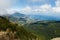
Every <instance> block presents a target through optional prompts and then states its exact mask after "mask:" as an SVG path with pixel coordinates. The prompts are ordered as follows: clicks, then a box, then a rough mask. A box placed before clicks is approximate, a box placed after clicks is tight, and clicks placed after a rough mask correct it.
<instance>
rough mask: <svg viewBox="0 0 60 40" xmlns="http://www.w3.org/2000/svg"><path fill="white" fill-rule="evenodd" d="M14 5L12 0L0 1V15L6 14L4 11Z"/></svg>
mask: <svg viewBox="0 0 60 40" xmlns="http://www.w3.org/2000/svg"><path fill="white" fill-rule="evenodd" d="M14 3H15V1H14V0H0V15H4V14H6V13H7V11H6V9H8V8H10V7H11V6H12V5H13V4H14Z"/></svg>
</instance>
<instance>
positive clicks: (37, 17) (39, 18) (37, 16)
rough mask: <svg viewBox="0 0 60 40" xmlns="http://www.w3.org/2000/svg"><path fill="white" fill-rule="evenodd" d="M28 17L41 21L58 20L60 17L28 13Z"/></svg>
mask: <svg viewBox="0 0 60 40" xmlns="http://www.w3.org/2000/svg"><path fill="white" fill-rule="evenodd" d="M29 17H30V18H31V19H34V20H38V21H42V20H55V21H59V20H60V18H58V17H54V16H45V15H32V14H31V15H29Z"/></svg>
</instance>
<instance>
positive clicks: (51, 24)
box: [25, 21, 60, 40]
mask: <svg viewBox="0 0 60 40" xmlns="http://www.w3.org/2000/svg"><path fill="white" fill-rule="evenodd" d="M25 28H26V29H28V30H30V31H31V32H34V33H35V34H37V35H39V36H41V35H42V36H44V37H43V38H46V40H50V39H52V38H55V37H60V21H38V22H35V23H30V24H28V25H27V24H26V27H25Z"/></svg>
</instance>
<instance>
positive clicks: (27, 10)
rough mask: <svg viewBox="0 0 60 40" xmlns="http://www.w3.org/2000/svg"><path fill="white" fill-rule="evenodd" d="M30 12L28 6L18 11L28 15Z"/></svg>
mask: <svg viewBox="0 0 60 40" xmlns="http://www.w3.org/2000/svg"><path fill="white" fill-rule="evenodd" d="M31 11H32V9H31V7H29V6H26V7H25V8H23V9H21V10H20V12H22V13H29V12H31Z"/></svg>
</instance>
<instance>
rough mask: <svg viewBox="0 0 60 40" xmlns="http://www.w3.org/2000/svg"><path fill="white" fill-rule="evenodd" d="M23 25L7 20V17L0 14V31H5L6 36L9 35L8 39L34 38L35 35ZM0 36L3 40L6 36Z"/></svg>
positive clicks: (24, 39)
mask: <svg viewBox="0 0 60 40" xmlns="http://www.w3.org/2000/svg"><path fill="white" fill-rule="evenodd" d="M23 26H24V25H22V26H21V25H18V24H16V23H13V22H9V20H8V19H6V18H4V17H1V16H0V32H5V33H6V34H4V35H6V36H4V35H3V36H4V38H5V37H7V36H8V37H9V39H10V40H14V39H17V40H18V39H20V40H32V39H36V37H37V36H36V35H35V34H33V33H31V32H30V31H28V30H26V29H25V28H24V27H23ZM4 38H2V39H1V40H5V39H8V38H5V39H4Z"/></svg>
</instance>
